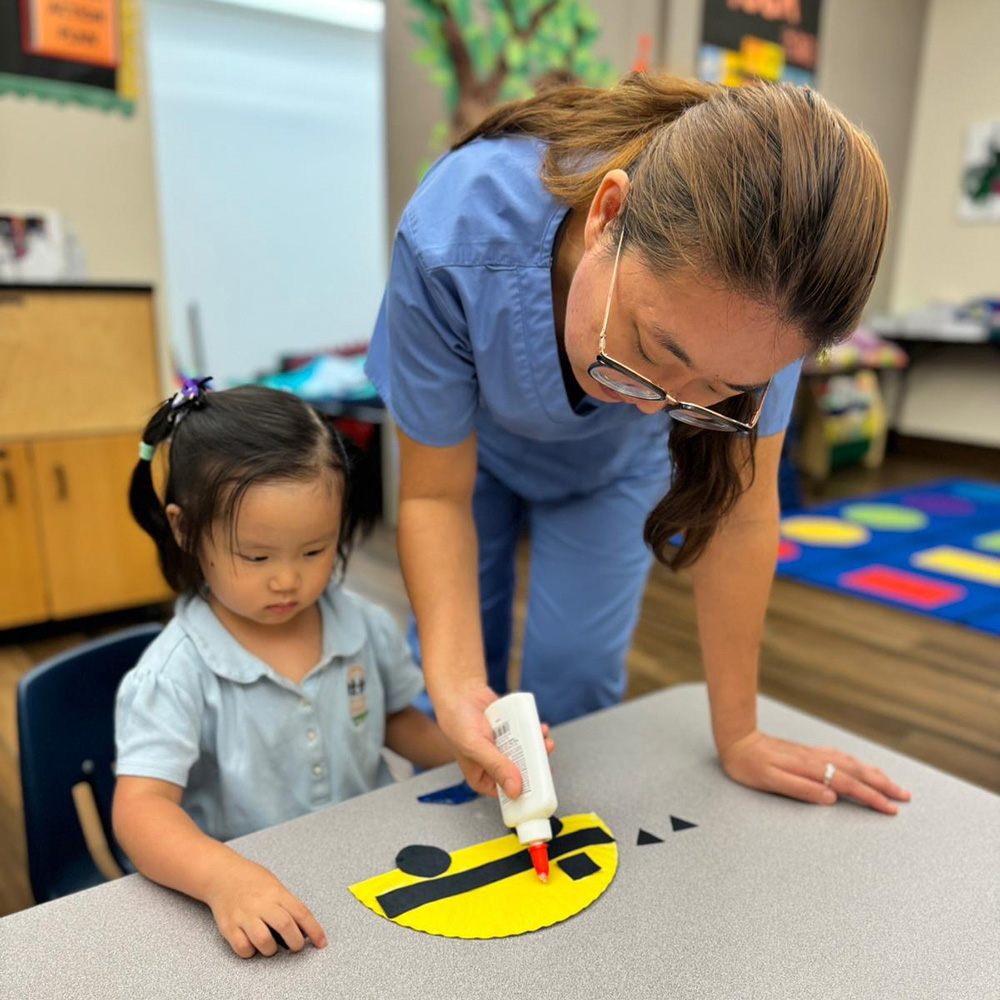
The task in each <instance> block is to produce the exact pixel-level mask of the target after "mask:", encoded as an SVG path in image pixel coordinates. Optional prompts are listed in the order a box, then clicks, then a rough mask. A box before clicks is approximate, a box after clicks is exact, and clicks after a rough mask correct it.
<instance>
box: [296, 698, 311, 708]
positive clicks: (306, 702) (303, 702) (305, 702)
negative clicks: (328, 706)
mask: <svg viewBox="0 0 1000 1000" xmlns="http://www.w3.org/2000/svg"><path fill="white" fill-rule="evenodd" d="M299 704H300V705H301V706H302V707H303V708H309V706H310V705H312V702H311V701H310V700H309V699H308V698H299Z"/></svg>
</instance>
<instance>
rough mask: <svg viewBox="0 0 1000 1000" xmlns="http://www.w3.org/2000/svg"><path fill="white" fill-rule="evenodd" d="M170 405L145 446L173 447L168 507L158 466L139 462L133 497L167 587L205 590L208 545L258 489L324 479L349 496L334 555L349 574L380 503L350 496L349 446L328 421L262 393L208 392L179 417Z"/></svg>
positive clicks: (289, 398) (297, 402) (152, 425)
mask: <svg viewBox="0 0 1000 1000" xmlns="http://www.w3.org/2000/svg"><path fill="white" fill-rule="evenodd" d="M172 402H173V401H172V400H170V399H168V400H166V402H164V403H163V404H162V405H161V406H160V407H159V409H158V410H157V411H156V412H155V413H154V414H153V416H152V417H151V418H150V421H149V423H148V424H147V425H146V429H145V431H144V432H143V435H142V440H143V443H144V444H145V445H147V446H151V447H154V448H155V447H156V446H158V445H162V444H164V443H166V442H168V441H169V448H168V455H167V476H166V483H165V487H164V490H163V499H162V502H161V500H160V497H159V496H158V495H157V492H156V489H155V488H154V485H153V468H152V465H153V463H152V461H147V460H146V459H140V460H139V463H138V465H136V467H135V470H134V471H133V473H132V483H131V486H130V489H129V507H130V508H131V510H132V516H133V517H134V518H135V519H136V521H137V522H138V523H139V526H140V527H141V528H142V529H143V530H144V531H145V532H146V533H147V534H148V535H150V537H152V539H153V541H154V542H156V548H157V551H158V552H159V557H160V568H161V569H162V570H163V575H164V577H165V578H166V581H167V583H169V584H170V586H171V587H172V588H173V589H174V590H175V591H177V592H178V593H197V592H198V591H199V590H200V589H201V587H202V585H203V583H204V577H203V575H202V572H201V563H200V561H199V558H198V555H199V552H200V551H201V543H202V541H203V540H204V539H205V538H206V537H207V536H209V535H210V534H211V531H212V526H213V524H214V523H215V522H217V521H219V520H221V521H222V523H223V524H224V525H225V526H226V527H227V529H228V530H229V531H230V532H232V531H234V530H235V525H236V520H237V517H238V516H239V508H240V504H241V502H242V500H243V498H244V497H245V496H246V492H247V490H248V489H250V487H251V486H256V485H258V484H261V483H271V482H281V481H288V480H293V481H294V480H302V481H306V480H311V479H314V478H316V477H317V476H321V475H323V474H324V473H327V474H330V475H331V476H332V477H333V478H334V479H335V480H337V481H339V484H340V487H341V490H342V505H341V520H340V533H339V536H338V538H337V555H338V568H339V571H340V572H341V573H343V571H344V570H345V569H346V567H347V560H348V558H349V556H350V553H351V548H352V546H353V543H354V540H355V537H356V535H357V534H358V532H359V531H367V530H368V529H369V528H370V527H371V525H372V523H373V521H374V516H375V509H374V508H375V498H374V497H371V496H361V495H358V493H357V491H355V489H354V488H353V487H354V484H353V481H352V477H351V461H350V458H349V456H348V452H347V447H346V446H345V443H344V441H343V439H342V438H341V436H340V435H339V434H338V433H337V431H336V429H335V428H334V426H333V423H332V421H331V419H330V418H329V417H326V416H324V415H323V414H320V413H319V412H318V411H317V410H315V409H314V408H313V407H311V406H310V405H309V404H308V403H305V402H303V401H302V400H301V399H299V398H298V397H297V396H293V395H292V394H290V393H287V392H280V391H278V390H276V389H266V388H264V387H262V386H244V387H241V388H238V389H227V390H225V391H222V392H207V391H205V390H204V389H203V390H202V391H201V392H200V394H199V395H198V397H197V398H196V399H194V400H191V401H189V402H186V403H184V404H183V405H182V407H181V408H180V409H175V408H174V407H173V405H172ZM178 414H182V416H181V417H180V419H177V418H178ZM172 503H173V504H177V506H178V507H180V508H181V510H182V511H183V531H182V534H183V544H182V545H178V543H177V541H176V539H175V538H174V534H173V532H172V531H171V529H170V523H169V521H168V520H167V513H166V507H167V505H168V504H172Z"/></svg>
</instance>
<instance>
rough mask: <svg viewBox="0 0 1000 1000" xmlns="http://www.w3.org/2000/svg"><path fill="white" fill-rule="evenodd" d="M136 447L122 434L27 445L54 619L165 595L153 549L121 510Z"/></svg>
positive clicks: (125, 508) (134, 440)
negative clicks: (31, 458) (31, 453)
mask: <svg viewBox="0 0 1000 1000" xmlns="http://www.w3.org/2000/svg"><path fill="white" fill-rule="evenodd" d="M138 440H139V439H138V435H133V434H126V435H121V436H109V437H101V438H78V439H69V438H67V439H64V440H58V441H44V442H35V443H34V444H33V445H32V448H33V449H34V454H35V472H36V476H37V487H38V496H39V501H40V503H39V506H40V509H41V512H42V537H43V545H44V549H45V559H46V567H47V569H48V577H49V583H50V589H51V602H52V603H51V612H52V617H54V618H69V617H72V616H74V615H81V614H90V613H93V612H98V611H109V610H111V609H113V608H122V607H129V606H132V605H138V604H152V603H155V602H157V601H162V600H166V599H167V598H168V597H169V596H170V592H169V590H168V588H167V586H166V584H165V583H164V582H163V578H162V577H161V575H160V571H159V567H158V565H157V561H156V547H155V546H154V545H153V542H152V540H151V539H150V538H149V536H148V535H146V534H145V533H144V532H143V531H142V530H141V529H140V528H139V527H138V526H137V525H136V523H135V522H134V521H133V520H132V515H131V514H130V513H129V509H128V485H129V479H130V478H131V475H132V469H133V468H134V467H135V463H136V460H137V457H138V456H137V448H138Z"/></svg>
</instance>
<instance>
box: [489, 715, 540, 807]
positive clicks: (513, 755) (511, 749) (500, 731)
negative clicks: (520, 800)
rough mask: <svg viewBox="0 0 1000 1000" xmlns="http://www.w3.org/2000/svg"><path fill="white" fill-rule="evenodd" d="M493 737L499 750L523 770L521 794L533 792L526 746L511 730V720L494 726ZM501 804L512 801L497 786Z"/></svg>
mask: <svg viewBox="0 0 1000 1000" xmlns="http://www.w3.org/2000/svg"><path fill="white" fill-rule="evenodd" d="M493 739H494V741H495V742H496V745H497V750H499V751H500V753H502V754H503V755H504V756H505V757H509V758H510V759H511V760H512V761H513V762H514V764H515V765H516V766H517V769H518V770H519V771H520V772H521V783H522V784H521V794H522V795H529V794H530V793H531V782H530V781H529V780H528V762H527V760H526V758H525V755H524V747H523V746H521V741H520V740H519V739H518V738H517V736H515V735H514V733H512V732H511V728H510V723H509V722H501V723H499V724H498V725H497V726H495V727H494V728H493ZM497 794H498V795H499V796H500V802H501V804H502V803H504V802H510V801H512V800H511V799H509V798H508V797H507V796H506V795H505V794H504V790H503V789H502V788H497Z"/></svg>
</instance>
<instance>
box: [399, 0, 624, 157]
mask: <svg viewBox="0 0 1000 1000" xmlns="http://www.w3.org/2000/svg"><path fill="white" fill-rule="evenodd" d="M410 6H411V7H413V8H414V9H415V10H416V11H417V12H418V17H417V18H416V19H415V20H414V21H413V22H412V23H411V28H412V29H413V32H414V34H416V35H417V36H418V37H419V38H420V39H421V41H422V42H423V44H422V45H421V47H420V48H419V49H418V50H417V52H416V54H415V56H414V58H415V59H416V61H417V62H418V63H419V64H421V65H423V66H426V67H427V69H428V71H429V72H430V76H431V79H432V80H433V81H434V82H435V83H436V84H439V85H440V86H441V87H443V88H444V91H445V106H446V108H447V110H448V113H449V120H448V121H447V122H442V123H440V124H439V125H438V126H437V127H436V128H435V130H434V133H433V135H432V145H433V146H434V147H435V149H436V150H437V151H440V149H442V148H443V147H444V145H445V144H446V142H447V140H448V139H449V138H450V137H452V136H455V135H457V134H458V133H460V132H463V131H464V130H465V129H467V128H469V127H471V126H473V125H475V124H477V123H478V122H480V121H481V120H482V119H483V117H484V116H485V115H486V113H487V112H488V111H489V110H490V109H491V108H492V107H493V106H494V105H495V104H497V103H500V102H502V101H511V100H518V99H521V98H525V97H531V96H532V95H533V94H534V93H536V92H537V91H538V90H539V89H541V88H544V87H545V86H552V85H554V84H559V83H583V84H587V85H588V86H594V87H604V86H610V85H611V84H612V83H614V81H615V79H616V78H617V74H616V73H615V71H614V70H613V69H612V67H611V64H610V63H609V62H608V61H607V60H603V59H599V58H598V57H597V56H596V55H595V54H594V42H595V41H596V40H597V37H598V35H599V21H598V17H597V15H596V14H595V13H594V12H593V11H592V10H591V9H590V7H589V6H588V5H587V4H586V3H582V2H580V0H478V2H474V0H410Z"/></svg>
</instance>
